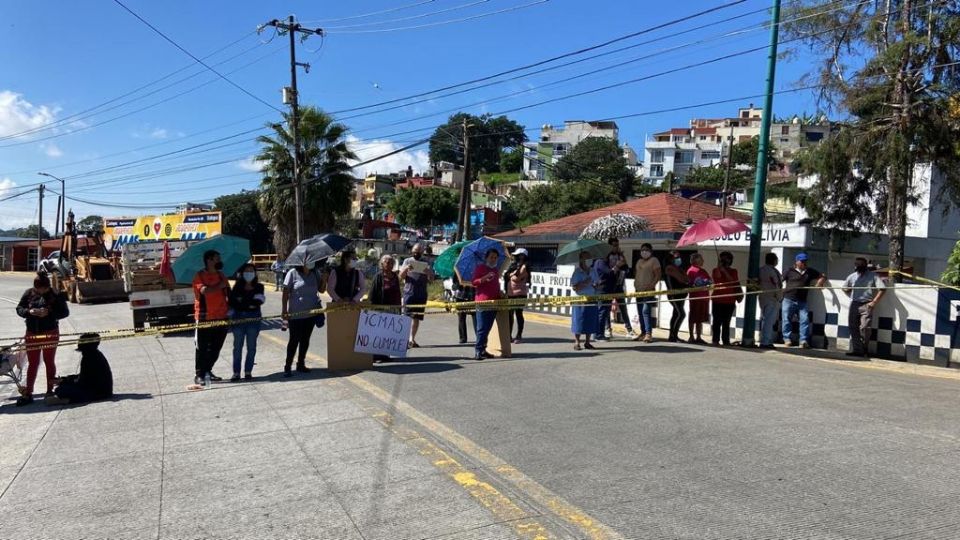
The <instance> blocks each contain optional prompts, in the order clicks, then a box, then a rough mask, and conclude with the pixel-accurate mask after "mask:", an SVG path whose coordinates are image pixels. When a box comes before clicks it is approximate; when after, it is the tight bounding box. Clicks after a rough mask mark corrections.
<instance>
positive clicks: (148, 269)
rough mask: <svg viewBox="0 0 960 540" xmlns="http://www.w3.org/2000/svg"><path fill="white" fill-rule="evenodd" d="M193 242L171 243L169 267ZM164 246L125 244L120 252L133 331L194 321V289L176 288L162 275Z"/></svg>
mask: <svg viewBox="0 0 960 540" xmlns="http://www.w3.org/2000/svg"><path fill="white" fill-rule="evenodd" d="M191 243H192V242H189V241H185V240H168V241H167V244H169V246H170V264H173V261H175V260H177V257H179V256H180V254H182V253H183V252H184V251H186V249H187V247H189V246H190V244H191ZM162 258H163V242H162V241H160V242H138V243H131V244H125V245H124V246H123V248H122V250H121V258H120V260H121V265H122V269H123V285H124V289H125V290H126V291H127V294H129V295H130V309H131V310H132V311H133V327H134V328H136V329H138V330H139V329H142V328H144V327H145V326H146V325H147V324H176V323H183V322H190V321H192V320H193V289H192V288H191V287H190V286H189V285H183V284H173V283H169V282H167V281H166V280H164V278H163V276H161V275H160V261H161V260H162Z"/></svg>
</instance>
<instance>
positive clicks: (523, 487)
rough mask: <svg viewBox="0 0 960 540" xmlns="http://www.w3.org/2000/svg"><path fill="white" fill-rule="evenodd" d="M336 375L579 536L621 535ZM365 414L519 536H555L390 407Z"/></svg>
mask: <svg viewBox="0 0 960 540" xmlns="http://www.w3.org/2000/svg"><path fill="white" fill-rule="evenodd" d="M261 336H262V337H265V338H266V339H268V340H270V341H272V342H274V343H277V344H280V345H285V343H284V342H283V340H281V339H279V338H277V337H275V336H271V335H269V334H261ZM307 356H308V357H309V358H310V359H311V360H313V361H317V362H322V363H326V359H325V358H324V357H322V356H320V355H317V354H314V353H308V354H307ZM340 380H341V381H344V382H347V383H350V384H351V385H353V386H354V387H355V388H356V389H358V390H361V391H363V393H365V394H367V395H368V396H370V397H372V398H374V399H375V400H376V401H377V402H380V403H382V404H384V405H387V406H388V407H390V408H391V409H393V410H394V411H396V412H397V413H400V414H402V415H403V416H404V417H406V418H408V419H410V420H412V421H413V422H415V423H416V424H418V425H420V426H421V427H423V428H424V429H425V430H426V431H427V432H428V433H430V434H431V435H432V436H434V437H436V438H437V439H439V440H441V441H443V442H445V443H446V444H449V445H451V446H452V447H453V448H456V449H457V451H459V452H461V453H462V454H464V455H466V456H467V457H469V458H470V459H472V460H474V461H476V462H478V463H479V464H480V465H481V466H482V467H484V468H485V469H487V470H489V471H491V473H492V472H493V471H496V473H497V476H498V480H502V481H504V482H506V483H508V484H510V485H511V486H513V487H514V488H516V489H517V490H518V491H519V492H520V493H522V494H523V495H524V496H526V497H527V498H529V499H530V500H532V501H534V502H535V503H537V504H538V505H540V506H541V507H542V508H543V509H545V510H547V511H549V512H550V513H552V514H553V515H555V516H556V517H558V518H560V519H562V520H563V521H566V522H567V523H569V524H571V525H573V526H574V527H575V528H576V529H577V530H578V531H579V532H580V535H579V536H580V537H582V538H587V539H590V540H619V539H621V538H622V536H621V535H620V534H619V533H617V532H616V531H614V530H613V529H611V528H609V527H608V526H606V525H604V524H602V523H600V522H599V521H597V520H596V519H595V518H593V517H591V516H590V515H589V514H587V513H586V512H585V511H583V510H581V509H580V508H578V507H576V506H574V505H573V504H571V503H570V502H568V501H566V500H565V499H563V498H562V497H560V496H559V495H557V494H556V493H553V492H552V491H550V490H549V489H547V488H546V487H544V486H542V485H540V484H539V483H537V482H536V481H534V480H533V479H531V478H530V477H528V476H526V475H525V474H523V473H522V472H521V471H520V470H518V469H516V468H515V467H513V466H511V465H510V464H508V463H507V462H505V461H503V460H502V459H500V458H499V457H497V456H496V455H494V454H493V453H491V452H490V451H488V450H486V449H485V448H483V447H481V446H480V445H478V444H477V443H475V442H473V441H472V440H470V439H469V438H467V437H465V436H463V435H461V434H460V433H458V432H456V431H454V430H453V429H451V428H449V427H447V426H446V425H444V424H442V423H441V422H439V421H437V420H435V419H433V418H431V417H430V416H428V415H426V414H424V413H422V412H420V411H419V410H417V409H416V408H414V407H413V406H411V405H409V404H407V403H406V402H404V401H402V400H400V399H398V398H396V397H394V396H392V395H390V393H389V392H388V391H387V390H385V389H383V388H381V387H379V386H377V385H376V384H374V383H371V382H369V381H367V380H364V379H363V378H362V377H360V376H359V375H351V376H347V377H344V378H342V379H340ZM368 413H369V414H371V416H373V418H374V419H376V420H377V421H378V422H380V423H381V424H383V425H384V426H386V427H388V428H389V429H390V430H391V431H393V433H394V434H395V435H397V436H398V437H399V438H400V439H402V440H404V441H406V442H408V443H409V444H411V445H412V446H414V447H415V448H417V450H418V451H419V452H420V453H421V455H424V456H425V457H427V458H428V459H430V460H431V463H433V465H434V467H436V468H437V469H439V470H441V471H443V472H444V473H446V474H447V475H448V476H449V477H450V478H451V479H453V481H454V482H456V483H457V484H458V485H460V486H461V487H462V488H464V489H465V490H466V491H467V492H468V493H469V494H470V495H471V496H473V497H474V498H476V499H477V500H478V501H479V502H480V504H482V505H483V506H484V507H485V508H487V509H489V510H490V511H491V512H492V513H493V514H494V515H496V516H497V517H498V518H500V519H501V520H503V521H506V522H509V523H510V524H511V525H512V526H513V528H514V530H515V531H516V532H517V533H518V534H520V536H522V537H524V538H534V539H547V538H554V537H555V535H554V534H552V533H550V532H549V531H547V530H546V528H545V527H544V526H543V525H542V524H541V523H539V522H537V521H536V520H534V519H532V518H530V517H529V516H528V514H527V513H526V512H525V511H524V510H523V509H522V508H520V507H519V506H517V505H516V503H514V502H513V501H511V500H510V499H509V498H508V497H506V496H505V495H504V494H502V493H501V492H500V491H499V490H497V489H496V488H495V487H494V486H492V485H490V484H489V483H488V482H485V481H483V480H481V479H479V478H478V477H477V476H476V474H475V473H473V472H472V471H470V470H468V469H467V468H465V467H464V466H463V465H462V464H461V463H459V462H458V461H457V460H456V459H454V458H453V457H452V456H450V454H448V453H447V452H445V451H444V450H443V449H441V448H439V447H438V446H436V445H435V444H433V443H432V442H431V441H430V440H429V439H426V438H424V437H422V436H421V435H420V434H418V433H417V432H416V431H414V430H410V429H404V428H400V427H397V426H395V422H394V420H395V419H394V416H393V415H392V414H391V413H390V412H388V411H384V410H382V409H379V408H369V409H368Z"/></svg>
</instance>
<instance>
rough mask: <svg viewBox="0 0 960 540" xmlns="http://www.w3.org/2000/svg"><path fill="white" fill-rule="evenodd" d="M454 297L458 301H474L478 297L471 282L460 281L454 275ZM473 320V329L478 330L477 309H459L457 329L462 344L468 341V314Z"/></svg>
mask: <svg viewBox="0 0 960 540" xmlns="http://www.w3.org/2000/svg"><path fill="white" fill-rule="evenodd" d="M452 288H453V298H454V300H456V301H457V302H473V301H474V300H475V299H476V291H474V290H473V285H471V284H470V283H460V281H459V280H458V279H457V278H456V276H454V278H453V285H452ZM468 313H469V314H470V318H471V319H472V320H473V331H474V332H476V331H477V310H476V309H474V308H465V309H460V308H458V309H457V331H458V332H459V334H460V344H461V345H463V344H464V343H466V342H467V314H468Z"/></svg>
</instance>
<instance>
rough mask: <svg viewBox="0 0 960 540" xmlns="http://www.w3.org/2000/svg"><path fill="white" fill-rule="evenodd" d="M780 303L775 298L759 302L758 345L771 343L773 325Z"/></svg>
mask: <svg viewBox="0 0 960 540" xmlns="http://www.w3.org/2000/svg"><path fill="white" fill-rule="evenodd" d="M778 311H780V303H779V302H777V301H776V300H773V301H768V302H766V303H763V302H761V303H760V345H773V339H774V337H776V336H774V325H775V324H776V322H777V312H778Z"/></svg>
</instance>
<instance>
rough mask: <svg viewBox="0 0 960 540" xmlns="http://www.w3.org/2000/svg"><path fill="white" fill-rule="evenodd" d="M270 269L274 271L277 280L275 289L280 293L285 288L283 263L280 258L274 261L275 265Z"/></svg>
mask: <svg viewBox="0 0 960 540" xmlns="http://www.w3.org/2000/svg"><path fill="white" fill-rule="evenodd" d="M270 269H271V270H273V278H274V280H275V283H274V289H273V290H275V291H279V290H280V288H281V287H283V261H281V260H280V259H279V258H278V259H277V260H275V261H273V265H271V266H270Z"/></svg>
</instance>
